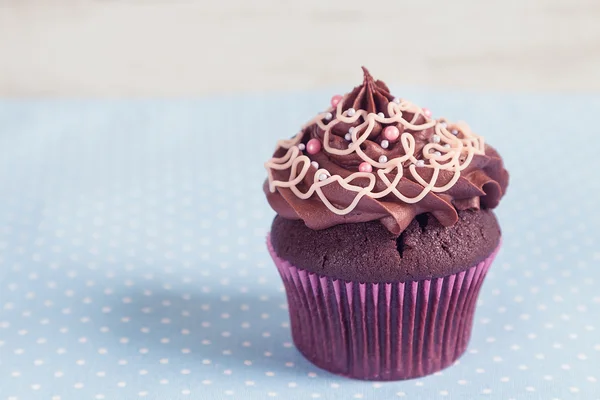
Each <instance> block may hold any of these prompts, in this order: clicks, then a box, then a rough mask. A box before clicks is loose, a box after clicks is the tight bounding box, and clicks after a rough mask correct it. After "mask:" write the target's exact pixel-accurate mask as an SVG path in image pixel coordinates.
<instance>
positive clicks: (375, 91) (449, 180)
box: [265, 68, 508, 233]
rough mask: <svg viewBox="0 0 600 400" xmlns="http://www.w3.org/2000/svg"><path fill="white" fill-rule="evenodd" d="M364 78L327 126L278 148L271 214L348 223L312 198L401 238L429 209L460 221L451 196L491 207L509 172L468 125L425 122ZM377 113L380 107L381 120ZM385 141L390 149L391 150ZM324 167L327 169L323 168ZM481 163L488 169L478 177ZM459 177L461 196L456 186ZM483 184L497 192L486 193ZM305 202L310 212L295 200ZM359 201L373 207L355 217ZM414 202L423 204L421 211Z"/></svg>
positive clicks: (424, 115) (272, 167) (311, 126)
mask: <svg viewBox="0 0 600 400" xmlns="http://www.w3.org/2000/svg"><path fill="white" fill-rule="evenodd" d="M363 69H364V68H363ZM364 72H365V79H364V82H363V85H362V86H358V87H356V88H355V89H354V90H353V91H352V92H350V93H348V94H346V95H345V96H343V97H342V98H341V99H339V100H337V98H336V100H337V101H336V105H335V106H334V107H332V108H331V109H329V110H327V112H328V113H331V114H332V115H333V119H332V120H331V121H328V122H324V121H323V113H321V114H319V115H317V117H315V118H314V119H312V120H311V121H309V122H308V123H307V124H305V125H304V126H303V127H302V130H301V131H300V132H299V133H298V134H297V135H296V136H294V137H293V138H292V139H288V140H281V141H279V142H278V143H277V149H276V151H275V154H274V156H273V158H271V159H270V160H269V161H267V162H266V163H265V167H266V169H267V172H268V179H267V183H266V187H265V191H266V192H267V197H269V194H268V193H273V194H275V193H276V192H279V195H278V196H279V197H269V201H270V202H272V201H274V202H276V203H271V204H272V205H273V206H274V208H275V209H276V211H278V212H282V213H283V214H282V215H283V216H284V217H288V218H299V217H300V218H303V219H305V218H309V219H310V221H307V220H306V219H305V222H307V225H308V226H309V227H314V228H315V229H320V228H323V227H327V226H331V225H335V224H337V223H342V221H345V220H344V219H341V218H336V217H330V216H326V214H322V213H321V211H320V210H318V209H317V208H318V207H320V206H319V205H318V204H317V203H315V201H318V202H320V203H321V204H322V205H324V206H325V207H326V209H327V211H328V212H330V213H331V214H330V215H336V216H338V217H342V216H349V215H353V217H352V218H351V219H348V220H347V221H366V220H371V219H381V220H382V222H383V223H384V224H385V225H386V226H387V227H388V229H390V230H391V231H392V232H394V233H398V232H400V231H401V230H402V229H404V227H405V226H407V225H408V223H410V220H412V218H414V216H415V215H417V214H419V213H422V212H426V211H428V210H431V211H432V212H433V213H434V215H435V216H436V218H438V219H440V218H442V219H443V220H444V221H443V223H444V224H445V225H450V224H452V223H454V222H455V221H456V220H457V218H458V217H457V214H456V210H455V209H454V207H453V206H452V203H450V200H452V199H455V200H456V201H457V203H456V205H455V206H456V207H460V208H459V209H465V208H469V207H476V208H478V207H479V204H480V198H481V200H482V201H485V203H483V204H485V205H487V206H489V207H495V205H497V202H498V201H499V198H500V197H501V196H502V194H503V192H504V190H505V188H506V185H507V184H508V174H507V173H506V171H505V170H504V169H503V166H502V161H501V159H500V158H499V156H498V155H497V153H495V151H494V150H493V149H491V148H489V149H490V151H492V152H493V153H492V154H491V156H489V157H487V156H486V149H487V148H488V146H486V145H485V142H484V139H483V138H482V137H481V136H478V135H476V134H475V133H473V132H472V131H471V130H470V129H469V127H468V126H467V125H466V124H464V123H450V122H449V121H447V120H445V119H444V118H438V119H431V118H430V116H431V111H429V110H428V109H425V108H421V107H418V106H416V105H414V104H412V103H411V102H409V101H407V100H404V99H398V98H395V97H393V96H392V95H391V94H390V93H389V90H388V89H387V86H385V84H383V83H382V82H380V81H377V82H375V81H374V80H373V78H372V77H371V75H370V74H369V73H368V71H367V70H366V69H364ZM334 98H335V96H334ZM333 103H334V99H333V98H332V104H333ZM355 107H359V108H355ZM380 110H385V114H384V116H382V115H381V111H380ZM385 115H387V117H386V116H385ZM459 133H460V135H459ZM317 138H318V139H317ZM377 138H380V140H377ZM344 139H345V140H344ZM391 141H395V144H394V146H393V148H392V149H389V147H390V142H391ZM377 142H379V143H380V144H379V145H377ZM301 143H306V151H307V153H308V155H304V154H302V152H301V151H300V150H299V146H298V145H299V144H301ZM342 143H345V144H344V145H342ZM373 146H376V147H373ZM382 153H383V154H382ZM478 157H483V158H478ZM474 159H477V163H476V164H475V165H474V166H473V167H471V163H472V162H473V160H474ZM320 163H321V164H322V163H325V164H326V165H327V166H328V170H324V169H319V164H320ZM487 164H490V167H488V168H492V169H493V170H487V169H484V170H480V168H484V167H485V165H487ZM311 166H312V167H313V168H314V169H312V168H311ZM417 168H418V169H417ZM329 171H331V172H329ZM373 171H375V172H373ZM465 171H466V172H465ZM463 172H464V173H465V174H467V175H466V177H465V178H463V177H461V173H463ZM311 177H312V179H311ZM459 180H460V182H461V185H460V187H459V188H458V189H456V190H458V192H457V191H456V190H454V186H455V185H456V184H457V182H459ZM489 184H494V186H493V187H491V186H488V188H487V190H485V191H484V190H483V187H484V185H489ZM267 190H268V191H267ZM488 191H489V193H488ZM446 193H450V195H446ZM282 196H283V197H282ZM444 196H446V197H444ZM295 199H296V200H295ZM309 199H310V201H309V202H307V203H306V205H304V204H301V203H298V201H302V200H309ZM363 199H371V200H372V201H371V200H370V201H369V202H367V203H364V204H365V205H363V206H361V207H363V208H361V210H363V211H361V212H358V213H357V214H354V213H353V211H354V210H355V208H356V207H357V206H358V205H359V203H361V204H362V201H361V200H363ZM290 202H292V203H293V204H294V205H293V206H292V204H291V203H290ZM420 202H425V203H424V206H418V204H419V203H420ZM286 203H287V204H286ZM274 204H275V205H274ZM367 204H368V206H367ZM379 204H381V205H379ZM387 204H390V205H389V206H388V205H387ZM412 204H414V205H416V207H413V208H411V209H410V212H408V209H405V208H402V207H405V206H403V205H412ZM392 205H394V206H393V207H394V208H391V207H392ZM290 206H291V208H290ZM315 207H317V208H315ZM364 207H367V208H364ZM396 207H399V208H396ZM402 210H405V211H402ZM299 212H301V213H300V214H299ZM436 212H437V214H436ZM386 214H387V215H389V216H391V217H393V220H389V219H386V217H385V216H386ZM319 216H320V217H319ZM309 222H310V223H309Z"/></svg>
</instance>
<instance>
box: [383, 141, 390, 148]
mask: <svg viewBox="0 0 600 400" xmlns="http://www.w3.org/2000/svg"><path fill="white" fill-rule="evenodd" d="M381 147H383V148H384V149H387V148H388V147H390V142H388V141H387V140H385V139H384V140H382V141H381Z"/></svg>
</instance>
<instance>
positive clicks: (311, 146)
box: [306, 139, 321, 154]
mask: <svg viewBox="0 0 600 400" xmlns="http://www.w3.org/2000/svg"><path fill="white" fill-rule="evenodd" d="M306 151H307V152H308V154H317V153H318V152H319V151H321V142H319V139H310V140H309V141H308V143H307V144H306Z"/></svg>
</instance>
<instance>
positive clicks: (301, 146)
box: [298, 143, 306, 151]
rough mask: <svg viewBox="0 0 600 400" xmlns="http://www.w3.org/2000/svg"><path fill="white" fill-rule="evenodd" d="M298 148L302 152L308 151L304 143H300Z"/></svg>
mask: <svg viewBox="0 0 600 400" xmlns="http://www.w3.org/2000/svg"><path fill="white" fill-rule="evenodd" d="M298 148H299V149H300V150H302V151H304V149H306V145H305V144H304V143H300V144H299V145H298Z"/></svg>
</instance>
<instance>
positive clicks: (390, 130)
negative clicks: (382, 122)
mask: <svg viewBox="0 0 600 400" xmlns="http://www.w3.org/2000/svg"><path fill="white" fill-rule="evenodd" d="M383 137H385V138H386V139H387V140H389V141H390V142H393V141H395V140H396V139H398V138H399V137H400V131H399V130H398V128H396V127H395V126H394V125H390V126H388V127H387V128H385V129H384V130H383Z"/></svg>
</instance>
